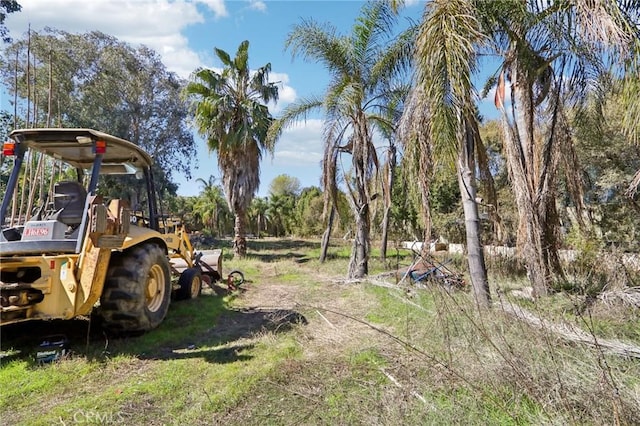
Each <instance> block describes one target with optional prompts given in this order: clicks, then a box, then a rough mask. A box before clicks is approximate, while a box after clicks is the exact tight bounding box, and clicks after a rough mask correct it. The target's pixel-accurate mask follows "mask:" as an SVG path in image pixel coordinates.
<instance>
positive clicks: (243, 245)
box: [233, 210, 247, 257]
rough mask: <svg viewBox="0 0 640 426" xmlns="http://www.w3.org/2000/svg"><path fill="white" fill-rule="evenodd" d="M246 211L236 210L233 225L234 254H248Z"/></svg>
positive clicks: (239, 255)
mask: <svg viewBox="0 0 640 426" xmlns="http://www.w3.org/2000/svg"><path fill="white" fill-rule="evenodd" d="M245 217H246V212H245V211H243V210H237V211H236V212H235V223H234V227H233V233H234V237H233V254H234V256H237V257H245V256H246V255H247V239H246V238H245V227H246V223H245V222H246V219H245Z"/></svg>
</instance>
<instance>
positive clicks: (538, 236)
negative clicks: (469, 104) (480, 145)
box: [499, 61, 562, 297]
mask: <svg viewBox="0 0 640 426" xmlns="http://www.w3.org/2000/svg"><path fill="white" fill-rule="evenodd" d="M510 72H511V76H512V94H513V106H512V116H513V118H514V121H513V123H514V124H511V123H512V122H511V120H509V117H508V115H507V112H506V109H505V108H504V106H503V105H500V108H499V109H500V110H501V112H502V124H503V132H504V135H505V137H504V139H505V147H506V157H507V163H508V165H509V175H510V177H511V181H512V183H513V191H514V194H515V200H516V206H517V208H518V222H519V224H518V236H517V238H518V242H517V245H518V249H519V252H520V256H521V257H522V258H523V259H524V261H525V264H526V267H527V274H528V277H529V279H530V281H531V285H532V287H533V294H534V297H541V296H545V295H547V294H548V289H549V284H550V281H551V279H552V277H553V275H554V274H558V275H562V268H561V266H560V262H559V258H558V247H557V246H558V244H557V235H556V234H557V227H558V215H557V212H556V208H555V186H556V184H555V178H556V175H557V170H558V162H559V152H558V144H557V143H556V141H555V133H554V125H553V124H554V123H555V121H556V120H557V118H558V117H557V114H558V111H557V108H556V110H555V111H554V112H553V114H551V116H550V117H549V118H550V120H551V122H552V124H551V126H550V129H548V134H547V135H546V142H545V143H541V142H540V141H541V140H542V138H543V136H542V134H540V132H536V131H535V130H534V126H535V125H534V115H535V108H536V105H535V102H534V100H533V91H532V89H531V85H532V84H533V83H531V78H530V77H529V76H528V75H527V74H526V72H525V71H524V70H523V69H521V68H520V67H519V64H518V63H517V61H514V64H513V65H512V66H511V69H510ZM559 93H560V89H559V88H554V94H555V95H556V100H555V102H556V103H557V102H559V99H558V97H559Z"/></svg>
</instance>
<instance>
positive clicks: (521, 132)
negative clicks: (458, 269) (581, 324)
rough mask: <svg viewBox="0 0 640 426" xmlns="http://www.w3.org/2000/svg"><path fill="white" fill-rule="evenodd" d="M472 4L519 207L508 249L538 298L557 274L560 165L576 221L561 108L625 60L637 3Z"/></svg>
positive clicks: (579, 200) (575, 177) (571, 157)
mask: <svg viewBox="0 0 640 426" xmlns="http://www.w3.org/2000/svg"><path fill="white" fill-rule="evenodd" d="M476 4H477V9H476V11H477V13H478V16H479V19H480V20H481V21H482V25H483V31H484V33H485V34H487V35H488V36H489V37H490V38H491V40H492V42H493V43H492V45H491V51H492V52H495V53H497V54H498V55H499V56H500V57H501V58H502V61H503V62H502V66H501V70H500V72H499V75H498V78H497V91H496V98H495V100H496V106H497V108H498V110H499V111H500V113H501V122H502V126H503V134H504V135H503V138H504V141H505V150H506V158H507V163H508V166H509V175H510V178H511V181H512V187H513V190H514V193H515V200H516V204H517V207H518V212H519V232H518V246H519V247H520V249H521V253H522V255H523V257H524V259H525V260H526V264H527V270H528V275H529V277H530V279H531V282H532V285H533V289H534V294H535V295H536V296H544V295H545V294H547V291H548V287H549V284H550V281H551V280H552V278H553V276H554V275H559V276H562V275H563V273H562V268H561V266H560V262H559V258H558V252H557V249H558V234H559V231H558V230H559V220H558V213H557V211H556V192H557V180H558V175H559V173H560V172H561V171H562V170H564V173H565V177H566V181H567V186H568V189H569V193H570V195H571V197H572V199H573V203H574V205H575V206H576V208H577V210H578V214H577V217H578V218H579V219H582V217H583V214H582V211H583V210H584V201H583V186H584V185H583V183H582V181H581V177H580V174H579V173H578V171H579V167H578V164H577V160H576V158H577V156H576V154H575V150H574V141H573V131H572V125H571V122H570V120H569V110H570V109H572V108H573V109H578V110H579V109H580V108H581V107H582V106H583V105H584V103H585V102H586V101H587V99H588V96H586V94H587V92H588V91H594V89H595V88H596V85H597V84H598V82H599V81H602V80H603V77H604V78H605V79H608V77H609V76H610V74H609V73H610V71H609V70H611V69H614V70H616V68H617V69H618V70H619V71H620V72H624V69H623V68H622V67H621V66H619V64H620V62H619V63H618V66H617V67H616V61H626V60H633V59H634V57H633V54H634V51H635V52H637V45H638V41H637V38H638V34H637V33H638V29H637V28H638V22H637V20H638V18H637V17H638V11H639V10H640V5H639V4H638V2H625V1H615V0H605V1H598V2H584V1H579V0H570V1H564V2H546V1H543V2H540V1H536V0H528V1H526V2H518V3H516V2H510V3H509V2H507V3H504V2H482V1H478V2H476ZM505 4H506V5H508V7H505ZM632 17H635V19H636V22H633V21H632ZM633 45H635V47H636V49H635V50H634V49H631V46H633ZM636 54H637V53H636ZM635 60H637V57H636V58H635ZM507 89H510V95H511V104H510V105H507V103H506V102H505V99H506V93H507ZM636 98H637V94H636Z"/></svg>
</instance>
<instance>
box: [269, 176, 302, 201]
mask: <svg viewBox="0 0 640 426" xmlns="http://www.w3.org/2000/svg"><path fill="white" fill-rule="evenodd" d="M299 193H300V180H299V179H298V178H297V177H292V176H289V175H287V174H283V175H278V176H276V177H275V178H273V180H272V181H271V183H270V184H269V194H271V195H294V196H297V195H298V194H299Z"/></svg>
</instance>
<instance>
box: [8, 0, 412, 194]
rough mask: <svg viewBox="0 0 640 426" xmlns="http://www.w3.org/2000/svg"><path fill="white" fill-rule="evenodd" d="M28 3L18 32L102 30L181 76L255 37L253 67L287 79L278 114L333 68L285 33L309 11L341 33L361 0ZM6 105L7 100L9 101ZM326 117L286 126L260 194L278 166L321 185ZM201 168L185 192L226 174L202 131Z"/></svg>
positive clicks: (12, 22) (14, 27)
mask: <svg viewBox="0 0 640 426" xmlns="http://www.w3.org/2000/svg"><path fill="white" fill-rule="evenodd" d="M18 1H19V3H20V4H21V5H22V7H23V10H22V11H21V12H20V13H14V14H10V15H8V16H7V20H6V25H7V27H8V28H9V30H10V31H11V35H12V36H13V37H21V36H23V35H24V34H25V33H26V31H27V28H28V26H29V25H31V28H32V29H34V30H42V29H43V28H44V27H46V26H48V27H51V28H56V29H61V30H65V31H68V32H73V33H81V32H86V31H90V30H99V31H102V32H104V33H107V34H110V35H113V36H115V37H117V38H118V39H120V40H122V41H125V42H128V43H130V44H132V45H138V44H145V45H147V46H149V47H151V48H153V49H154V50H156V51H157V52H158V53H159V54H160V55H161V56H162V58H163V62H164V63H165V65H166V66H167V68H168V69H169V70H171V71H174V72H176V73H177V74H179V75H181V76H182V77H185V78H186V77H188V75H189V73H190V72H191V71H193V70H194V69H196V68H197V67H199V66H207V67H213V68H215V67H218V66H219V65H220V64H219V63H217V62H216V60H215V57H214V54H213V48H214V47H218V48H221V49H223V50H226V51H227V52H228V53H229V54H231V55H232V56H233V54H235V51H236V49H237V47H238V45H239V44H240V42H242V41H243V40H249V43H250V45H249V63H250V65H251V66H252V67H253V68H257V67H260V66H262V65H264V64H266V63H267V62H270V63H271V70H272V75H271V77H272V78H271V79H272V81H279V82H281V86H280V101H279V102H278V104H277V105H274V106H272V113H273V114H274V115H275V116H278V112H279V111H281V110H282V108H284V107H285V106H286V105H287V104H288V103H290V102H292V101H295V100H296V99H298V98H300V97H304V96H307V95H309V94H322V92H323V90H324V88H325V85H326V83H327V82H328V75H327V73H326V71H325V70H324V69H323V67H322V66H321V65H319V64H315V63H307V62H304V61H303V60H302V59H300V58H296V59H295V60H293V59H292V56H291V53H290V52H289V51H285V50H284V40H285V38H286V36H287V34H288V33H289V32H290V31H291V29H292V27H293V26H294V25H295V24H297V23H300V22H301V21H302V19H303V18H305V19H308V18H313V19H314V20H316V21H318V22H322V23H325V22H327V23H331V24H332V25H334V26H335V27H336V28H337V29H338V31H339V32H340V33H341V34H347V33H349V32H350V30H351V27H352V25H353V23H354V20H355V19H356V17H357V16H358V15H359V11H360V8H361V7H362V5H363V4H364V2H362V1H347V0H343V1H323V0H309V1H305V0H297V1H280V0H279V1H259V0H234V1H229V0H226V1H225V0H193V1H188V0H91V1H88V0H18ZM405 3H406V5H407V7H406V8H405V10H404V12H403V15H404V17H402V18H401V19H400V22H405V19H406V18H407V17H410V18H411V19H413V20H415V21H419V19H420V17H421V15H422V12H423V9H424V0H412V1H406V2H405ZM3 105H4V103H3ZM321 127H322V122H321V120H320V117H318V118H313V119H310V120H307V122H306V123H300V124H299V125H298V126H296V127H295V128H292V129H289V130H287V131H286V132H285V133H284V134H283V136H282V138H281V139H280V140H279V142H278V145H277V146H276V150H275V154H274V156H273V158H272V157H271V156H269V155H266V156H265V157H264V158H263V161H262V164H261V178H260V180H261V185H260V189H259V191H258V195H259V196H265V195H267V191H268V187H269V183H270V182H271V181H272V180H273V178H274V177H276V176H278V175H280V174H288V175H290V176H294V177H297V178H298V179H299V180H300V182H301V185H302V186H303V187H306V186H312V185H316V186H319V177H320V174H321V169H320V160H321V158H322V140H321ZM196 139H197V141H198V144H199V149H198V152H197V154H196V157H197V159H198V169H196V170H194V171H193V178H192V179H191V180H187V179H186V178H185V177H184V176H178V179H177V182H178V183H179V185H180V189H179V191H178V193H179V194H180V195H197V194H198V192H199V190H200V189H201V185H199V184H198V183H197V182H196V179H197V178H202V179H204V180H205V181H206V180H208V178H209V176H216V177H220V173H219V171H218V167H217V162H216V160H215V157H214V156H212V155H209V153H208V150H207V148H206V146H205V144H204V141H202V140H201V139H200V138H199V137H196Z"/></svg>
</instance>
